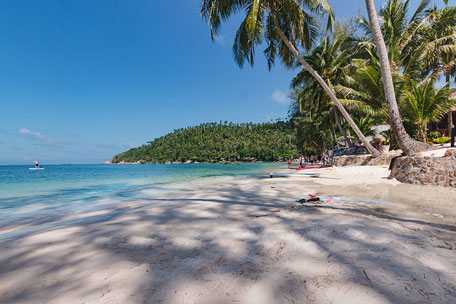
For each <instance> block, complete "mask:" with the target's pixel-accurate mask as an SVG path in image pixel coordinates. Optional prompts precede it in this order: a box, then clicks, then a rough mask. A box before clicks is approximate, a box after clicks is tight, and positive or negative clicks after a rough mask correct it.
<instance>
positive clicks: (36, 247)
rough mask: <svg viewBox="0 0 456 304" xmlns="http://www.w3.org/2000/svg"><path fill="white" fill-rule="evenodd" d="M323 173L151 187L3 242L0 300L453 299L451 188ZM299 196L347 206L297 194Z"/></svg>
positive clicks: (455, 247)
mask: <svg viewBox="0 0 456 304" xmlns="http://www.w3.org/2000/svg"><path fill="white" fill-rule="evenodd" d="M319 172H320V173H321V177H320V178H319V179H303V178H299V177H285V178H273V179H269V178H265V179H247V180H232V179H230V180H226V181H222V180H220V182H219V183H217V184H210V185H207V186H200V187H198V188H197V189H193V190H188V189H181V190H175V191H174V190H173V191H168V192H166V193H164V192H150V193H148V197H149V198H148V199H147V200H142V201H132V202H129V203H127V204H124V205H122V206H118V207H119V208H122V209H123V210H124V211H123V212H113V213H112V216H106V217H102V218H98V219H94V220H91V221H86V222H82V223H77V224H72V225H68V226H65V227H59V228H56V229H54V230H51V231H47V232H42V233H37V234H33V235H29V236H25V237H21V238H18V239H14V240H2V241H0V246H1V247H0V248H1V251H0V303H309V302H314V303H456V232H455V231H454V226H453V224H454V223H455V218H456V214H455V213H456V211H455V210H454V209H455V208H454V204H455V203H456V202H455V200H454V199H452V198H454V197H456V196H455V195H456V191H455V190H454V189H442V188H433V187H427V186H425V187H423V186H414V185H403V184H399V183H397V182H396V181H393V180H387V179H385V177H386V176H387V175H388V172H387V170H386V169H384V168H372V167H362V168H361V167H353V168H336V169H334V168H328V169H324V170H319ZM308 193H313V194H317V195H319V196H321V197H324V198H331V197H338V198H341V197H342V198H344V199H346V201H347V202H344V203H341V204H335V203H326V204H320V205H316V204H308V205H306V204H305V205H297V204H295V203H293V202H294V201H295V200H296V199H299V198H302V197H305V195H306V194H308ZM350 200H352V201H358V202H359V201H373V202H379V203H381V202H390V203H391V204H384V205H382V204H371V205H369V204H367V205H363V204H359V203H350ZM109 211H115V210H106V212H109Z"/></svg>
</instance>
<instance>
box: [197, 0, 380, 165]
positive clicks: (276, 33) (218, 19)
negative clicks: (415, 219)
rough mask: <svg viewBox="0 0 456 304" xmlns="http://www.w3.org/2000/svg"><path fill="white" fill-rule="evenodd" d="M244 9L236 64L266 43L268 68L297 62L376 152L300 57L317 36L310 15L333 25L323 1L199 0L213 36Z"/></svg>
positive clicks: (235, 48)
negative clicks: (278, 61) (277, 62)
mask: <svg viewBox="0 0 456 304" xmlns="http://www.w3.org/2000/svg"><path fill="white" fill-rule="evenodd" d="M242 11H244V12H245V19H244V20H243V21H242V23H241V25H240V27H239V29H238V30H237V32H236V36H235V39H234V44H233V55H234V59H235V60H236V62H237V63H238V64H239V66H241V67H242V66H243V65H244V63H245V61H248V62H250V64H251V65H253V63H254V55H255V47H256V46H258V45H263V44H266V49H265V50H264V54H265V56H266V59H267V61H268V67H269V69H271V67H272V66H273V65H274V63H275V60H276V58H277V57H279V58H280V59H281V60H282V61H283V63H284V64H285V65H286V66H287V67H293V66H295V64H296V62H297V61H299V63H301V64H302V65H303V66H304V67H305V68H306V69H307V70H308V71H309V73H310V74H312V76H313V77H315V79H316V80H317V81H318V83H319V84H320V85H321V86H322V87H323V88H324V90H325V92H326V93H327V94H328V96H329V97H330V98H331V101H332V102H333V103H334V105H335V106H337V107H338V109H339V110H340V112H341V113H342V115H343V116H344V118H345V120H347V122H348V123H349V124H350V126H351V127H352V129H353V130H354V132H355V133H356V134H357V135H358V137H359V138H360V139H361V141H362V142H363V143H364V145H365V146H366V148H367V149H368V150H369V152H370V153H371V154H372V155H373V156H378V155H380V153H379V151H377V150H375V149H374V147H372V145H371V144H370V143H369V141H368V140H367V139H366V137H365V136H364V135H363V134H362V132H361V131H360V130H359V128H358V127H357V126H356V124H355V122H354V121H353V119H352V118H351V117H350V115H349V114H348V112H347V111H346V110H345V108H344V107H343V105H342V104H341V103H340V101H339V100H338V99H337V97H336V95H335V93H334V92H333V90H332V89H331V88H330V87H329V86H328V84H327V83H326V81H325V80H324V79H323V78H322V77H321V76H320V75H319V74H318V73H317V72H316V71H315V70H314V69H313V68H312V66H311V65H309V63H308V62H307V61H306V60H305V59H304V58H303V57H302V56H301V53H300V48H304V49H309V48H310V47H311V46H312V44H313V42H314V41H315V39H316V38H317V36H318V32H317V26H316V24H315V21H314V19H313V17H312V15H314V14H320V13H323V12H324V13H326V14H327V16H328V22H327V26H328V28H331V27H332V25H333V20H334V14H333V11H332V9H331V7H330V6H329V4H328V2H327V1H326V0H202V2H201V14H202V16H203V18H204V19H205V20H206V21H207V22H208V23H209V26H210V29H211V36H212V38H213V39H214V38H215V37H216V35H217V32H218V30H219V29H220V26H221V24H222V22H223V21H226V20H227V19H228V18H229V17H231V16H232V15H234V14H236V13H239V12H242Z"/></svg>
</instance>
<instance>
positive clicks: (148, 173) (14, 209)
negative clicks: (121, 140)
mask: <svg viewBox="0 0 456 304" xmlns="http://www.w3.org/2000/svg"><path fill="white" fill-rule="evenodd" d="M29 167H31V166H0V238H5V237H9V236H11V235H17V234H21V233H23V232H25V231H26V230H27V231H30V229H31V228H30V227H34V228H33V229H35V230H37V229H38V228H39V227H41V229H45V227H47V226H48V225H49V224H50V223H52V222H55V221H57V220H59V219H61V218H64V217H67V216H71V215H76V214H79V213H84V212H89V211H96V210H100V209H103V208H104V207H107V206H112V205H115V204H118V203H120V202H124V201H127V200H131V199H135V198H140V197H138V195H139V194H140V190H144V189H166V188H168V187H175V186H176V185H181V186H182V187H185V186H188V185H191V184H192V183H195V182H198V180H200V179H202V178H209V177H223V176H255V175H261V174H264V173H266V172H269V171H274V170H277V169H280V168H284V167H285V165H284V164H278V163H252V164H176V165H68V166H65V165H49V166H43V167H44V168H45V170H38V171H31V170H29ZM11 227H16V228H15V229H11ZM17 227H27V228H24V229H22V230H24V231H22V232H21V229H19V228H17ZM2 230H3V231H2ZM11 231H13V232H11Z"/></svg>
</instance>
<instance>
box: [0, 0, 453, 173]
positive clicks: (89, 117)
mask: <svg viewBox="0 0 456 304" xmlns="http://www.w3.org/2000/svg"><path fill="white" fill-rule="evenodd" d="M451 1H452V0H450V3H451ZM453 1H454V0H453ZM329 2H330V4H331V5H332V7H333V8H334V10H335V12H336V16H337V17H339V18H343V17H349V16H352V15H356V14H358V13H361V14H365V6H364V5H365V4H364V0H343V1H341V0H330V1H329ZM376 2H377V3H376V4H377V6H378V7H380V6H381V4H382V3H381V2H382V1H379V0H377V1H376ZM410 2H411V3H412V7H416V6H417V4H418V2H419V1H418V0H411V1H410ZM199 4H200V1H199V0H167V1H157V0H128V1H127V0H78V1H74V0H73V1H70V0H64V1H62V0H43V1H26V0H14V1H1V3H0V165H1V164H31V163H32V161H33V160H39V161H40V162H41V163H42V164H59V163H73V164H77V163H87V164H88V163H101V162H104V161H106V160H109V159H110V158H111V157H112V156H113V155H115V154H117V153H120V152H123V151H125V150H128V149H129V148H131V147H135V146H140V145H142V144H145V143H147V142H148V141H151V140H153V139H154V138H156V137H160V136H162V135H165V134H166V133H168V132H171V131H172V130H173V129H176V128H182V127H187V126H191V125H197V124H200V123H204V122H214V121H232V122H235V123H241V122H266V121H270V120H275V119H278V118H285V117H286V116H287V111H288V94H289V82H290V80H291V78H292V77H293V76H294V75H295V74H296V72H297V71H296V70H294V71H293V70H291V71H290V70H287V69H286V68H284V67H283V66H282V65H281V64H280V63H277V64H276V66H275V67H274V68H273V69H272V71H270V72H269V71H268V69H267V65H266V62H265V60H264V57H263V56H262V50H258V51H257V56H256V58H255V66H254V67H253V68H251V67H250V66H246V67H244V68H243V69H240V68H239V67H238V66H237V65H236V63H235V62H234V60H233V56H232V53H231V45H232V41H233V36H234V34H235V31H236V29H237V26H239V18H238V17H234V18H233V19H231V20H230V21H228V22H227V23H226V24H224V25H223V26H222V28H221V30H220V33H219V35H218V37H217V38H216V39H215V41H211V39H210V32H209V27H208V25H207V24H206V23H205V22H204V21H203V20H202V19H201V16H200V12H199Z"/></svg>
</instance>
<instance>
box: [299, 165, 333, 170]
mask: <svg viewBox="0 0 456 304" xmlns="http://www.w3.org/2000/svg"><path fill="white" fill-rule="evenodd" d="M327 167H331V166H316V167H305V168H298V169H296V171H299V170H307V169H320V168H327Z"/></svg>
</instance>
